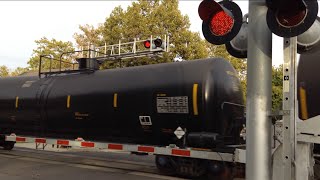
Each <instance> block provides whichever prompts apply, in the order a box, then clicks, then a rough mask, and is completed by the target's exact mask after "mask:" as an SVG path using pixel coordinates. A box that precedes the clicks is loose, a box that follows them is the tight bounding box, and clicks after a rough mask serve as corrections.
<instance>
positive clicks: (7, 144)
mask: <svg viewBox="0 0 320 180" xmlns="http://www.w3.org/2000/svg"><path fill="white" fill-rule="evenodd" d="M14 144H15V142H8V141H7V142H4V144H3V149H4V150H9V151H10V150H12V149H13V148H14Z"/></svg>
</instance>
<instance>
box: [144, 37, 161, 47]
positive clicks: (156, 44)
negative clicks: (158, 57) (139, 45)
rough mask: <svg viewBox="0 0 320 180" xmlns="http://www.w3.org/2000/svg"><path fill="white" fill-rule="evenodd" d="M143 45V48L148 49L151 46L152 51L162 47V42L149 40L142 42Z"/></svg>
mask: <svg viewBox="0 0 320 180" xmlns="http://www.w3.org/2000/svg"><path fill="white" fill-rule="evenodd" d="M143 45H144V47H145V48H148V49H149V48H150V47H151V46H152V49H155V48H157V47H162V46H163V44H162V40H161V39H159V38H157V39H153V40H152V41H150V40H146V41H144V42H143Z"/></svg>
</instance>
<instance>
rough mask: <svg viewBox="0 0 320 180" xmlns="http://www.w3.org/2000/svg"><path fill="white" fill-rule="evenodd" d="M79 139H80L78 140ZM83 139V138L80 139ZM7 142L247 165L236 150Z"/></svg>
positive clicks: (10, 138)
mask: <svg viewBox="0 0 320 180" xmlns="http://www.w3.org/2000/svg"><path fill="white" fill-rule="evenodd" d="M78 139H79V138H78ZM80 139H82V138H80ZM5 141H15V142H18V143H43V144H54V145H62V146H72V147H81V148H96V149H108V150H113V151H127V152H137V153H148V154H150V155H152V154H153V155H167V156H179V157H188V158H197V159H207V160H215V161H224V162H238V163H245V150H243V149H235V151H234V153H222V152H214V151H210V150H198V149H197V150H195V149H192V148H186V149H181V148H177V147H174V148H172V147H170V146H167V147H158V146H149V145H137V144H119V143H104V142H91V141H81V140H80V141H79V140H77V139H76V140H66V139H51V138H37V137H22V136H15V135H10V136H5Z"/></svg>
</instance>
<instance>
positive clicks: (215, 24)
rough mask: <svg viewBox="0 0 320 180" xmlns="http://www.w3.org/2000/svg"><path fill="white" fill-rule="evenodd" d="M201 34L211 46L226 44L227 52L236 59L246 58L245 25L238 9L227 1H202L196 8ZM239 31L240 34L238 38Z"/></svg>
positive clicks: (234, 4)
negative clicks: (200, 23)
mask: <svg viewBox="0 0 320 180" xmlns="http://www.w3.org/2000/svg"><path fill="white" fill-rule="evenodd" d="M198 13H199V16H200V18H201V19H202V21H203V22H202V32H203V35H204V37H205V39H206V40H207V41H208V42H210V43H211V44H216V45H221V44H227V50H228V52H229V53H230V54H231V55H233V56H235V57H238V58H246V57H247V33H248V32H247V28H246V27H243V26H246V25H247V23H246V22H244V21H243V18H242V11H241V9H240V7H239V6H238V5H237V4H236V3H234V2H232V1H228V0H224V1H221V2H216V1H214V0H203V1H202V2H201V3H200V5H199V8H198ZM239 31H240V32H241V33H240V34H241V35H239V36H237V35H238V34H239Z"/></svg>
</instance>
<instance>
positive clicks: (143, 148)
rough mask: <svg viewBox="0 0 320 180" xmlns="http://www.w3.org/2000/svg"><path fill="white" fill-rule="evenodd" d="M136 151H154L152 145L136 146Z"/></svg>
mask: <svg viewBox="0 0 320 180" xmlns="http://www.w3.org/2000/svg"><path fill="white" fill-rule="evenodd" d="M138 151H141V152H150V153H153V152H154V147H150V146H138Z"/></svg>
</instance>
